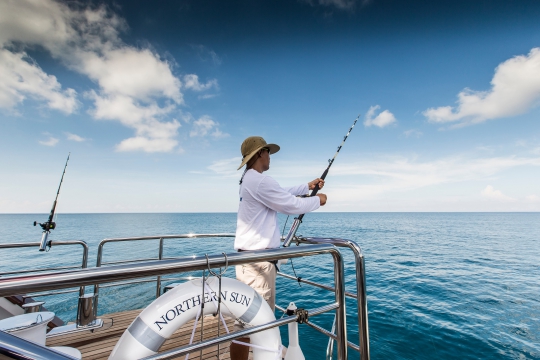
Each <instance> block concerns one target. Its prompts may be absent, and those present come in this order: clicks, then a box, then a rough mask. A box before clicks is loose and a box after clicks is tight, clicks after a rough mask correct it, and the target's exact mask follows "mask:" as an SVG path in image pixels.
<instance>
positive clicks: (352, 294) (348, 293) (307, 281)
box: [277, 271, 357, 299]
mask: <svg viewBox="0 0 540 360" xmlns="http://www.w3.org/2000/svg"><path fill="white" fill-rule="evenodd" d="M277 274H278V275H279V276H283V277H284V278H286V279H291V280H294V281H299V282H301V283H304V284H308V285H312V286H316V287H318V288H321V289H324V290H328V291H331V292H334V291H336V289H334V288H333V287H331V286H326V285H323V284H319V283H318V282H315V281H311V280H307V279H304V278H297V277H294V276H291V275H289V274H285V273H282V272H281V271H278V273H277ZM345 296H347V297H350V298H352V299H356V298H357V296H356V294H355V293H352V292H349V291H345Z"/></svg>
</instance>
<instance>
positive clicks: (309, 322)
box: [306, 321, 360, 352]
mask: <svg viewBox="0 0 540 360" xmlns="http://www.w3.org/2000/svg"><path fill="white" fill-rule="evenodd" d="M306 325H308V326H310V327H312V328H313V329H315V330H317V331H319V332H320V333H321V334H324V335H326V336H328V337H330V338H332V339H334V340H337V336H336V334H334V333H333V332H331V331H328V330H326V329H324V328H322V327H320V326H319V325H317V324H314V323H312V322H311V321H308V322H306ZM347 346H348V347H350V348H351V349H353V350H356V351H358V352H360V346H358V345H356V344H355V343H352V342H350V341H347Z"/></svg>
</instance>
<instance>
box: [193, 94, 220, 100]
mask: <svg viewBox="0 0 540 360" xmlns="http://www.w3.org/2000/svg"><path fill="white" fill-rule="evenodd" d="M216 96H217V94H203V95H199V96H197V98H198V99H199V100H206V99H212V98H215V97H216Z"/></svg>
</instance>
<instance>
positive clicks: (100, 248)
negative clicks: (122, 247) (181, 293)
mask: <svg viewBox="0 0 540 360" xmlns="http://www.w3.org/2000/svg"><path fill="white" fill-rule="evenodd" d="M234 236H235V235H234V234H226V233H223V234H181V235H156V236H137V237H126V238H109V239H103V240H101V241H100V242H99V245H98V253H97V261H96V267H101V266H103V265H118V264H127V263H137V262H141V261H150V260H173V259H179V257H168V258H164V257H163V245H164V241H165V240H173V239H193V238H218V237H234ZM152 240H154V241H155V240H159V248H158V254H157V255H158V257H157V258H143V259H134V260H119V261H107V262H105V261H103V252H104V247H105V245H106V244H108V243H115V242H130V241H152ZM168 280H184V279H183V278H168V279H162V278H161V275H158V276H157V277H156V280H138V281H135V282H123V283H120V284H114V285H110V286H117V285H128V284H134V283H144V282H153V281H156V298H158V297H159V296H160V295H161V284H162V281H168ZM99 287H100V286H99V284H96V285H94V297H95V300H94V314H95V316H97V311H98V303H99V296H98V295H99Z"/></svg>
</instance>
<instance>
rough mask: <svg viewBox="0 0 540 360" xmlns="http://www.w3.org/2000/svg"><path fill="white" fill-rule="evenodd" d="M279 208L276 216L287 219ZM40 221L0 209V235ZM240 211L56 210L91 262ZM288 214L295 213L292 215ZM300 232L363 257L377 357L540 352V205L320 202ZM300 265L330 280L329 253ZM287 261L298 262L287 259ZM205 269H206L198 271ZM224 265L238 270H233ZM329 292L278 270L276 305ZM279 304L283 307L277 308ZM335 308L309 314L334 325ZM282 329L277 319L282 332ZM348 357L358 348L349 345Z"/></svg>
mask: <svg viewBox="0 0 540 360" xmlns="http://www.w3.org/2000/svg"><path fill="white" fill-rule="evenodd" d="M284 219H285V218H284V217H281V218H280V220H281V224H283V221H284ZM34 220H39V221H44V220H46V215H0V227H1V229H2V232H1V233H0V242H1V243H6V242H34V241H39V239H40V235H41V231H40V229H39V228H37V227H36V228H34V227H33V226H31V223H32V222H33V221H34ZM235 220H236V214H223V213H220V214H71V215H59V216H58V219H57V224H58V225H57V229H56V230H54V231H53V234H52V236H51V239H65V240H67V239H82V240H84V241H86V242H87V243H88V244H89V245H90V261H89V266H94V265H95V259H96V252H97V244H98V243H99V241H100V240H101V239H103V238H107V237H109V238H110V237H123V236H139V235H157V234H181V233H189V232H192V233H217V232H234V229H235ZM289 225H290V223H289ZM298 233H299V234H302V235H305V236H331V237H341V238H348V239H351V240H354V241H356V242H357V243H358V244H359V245H360V246H361V247H362V249H363V252H364V255H365V259H366V273H367V292H368V306H369V326H370V347H371V356H372V359H540V266H539V261H540V240H539V238H540V213H314V214H309V216H306V218H305V219H304V223H303V224H302V226H301V228H300V230H299V231H298ZM232 241H233V240H232V239H213V240H211V239H204V240H189V241H169V242H166V247H165V255H166V256H181V255H189V254H193V253H205V252H206V253H209V254H219V253H221V252H222V251H226V252H231V251H232ZM343 254H344V256H345V259H346V264H347V266H346V276H347V289H348V290H349V291H355V286H354V275H353V274H354V261H353V258H352V255H351V254H349V253H348V252H346V251H344V252H343ZM155 256H157V241H156V242H153V243H145V244H144V245H143V244H141V243H138V244H129V245H128V244H118V245H112V244H109V245H106V251H105V260H106V261H111V260H119V259H128V258H132V259H134V258H141V257H155ZM59 258H60V259H61V260H62V262H63V263H70V264H78V263H79V262H80V249H79V248H77V247H64V248H61V247H57V248H53V249H52V251H51V252H49V253H39V252H38V251H37V249H28V250H17V251H13V250H11V251H9V252H8V251H6V250H0V259H1V261H0V268H1V271H8V270H7V269H10V270H11V269H20V268H28V267H36V266H38V265H39V264H42V263H45V262H51V263H55V262H57V261H59V260H58V259H59ZM294 266H295V269H296V272H297V274H298V275H299V276H301V277H304V278H308V279H313V280H316V281H319V282H325V283H327V284H332V283H333V281H332V276H333V275H332V271H331V269H332V260H331V257H330V256H328V255H324V256H318V257H308V258H302V259H297V260H294ZM282 271H284V272H286V273H291V274H292V270H291V266H290V263H289V264H287V265H284V266H283V268H282ZM193 275H200V274H193ZM227 275H228V276H234V269H230V270H229V271H228V273H227ZM154 294H155V285H154V284H142V285H130V286H124V287H121V288H120V287H117V288H107V289H103V290H101V292H100V304H99V305H100V308H99V312H100V314H105V313H108V312H114V311H119V310H121V309H136V308H142V307H144V306H146V305H147V304H148V303H150V302H151V301H152V300H153V296H154ZM332 297H333V296H332V294H331V293H329V292H326V291H324V290H320V289H317V288H313V287H310V286H308V285H302V286H301V287H300V286H299V285H298V284H297V283H294V282H291V281H289V280H286V279H282V278H280V279H278V304H280V305H282V306H286V305H287V304H288V302H289V301H292V300H294V301H295V302H296V303H297V305H299V306H300V307H305V308H314V307H317V306H320V305H323V304H327V303H330V302H332V300H333V299H332ZM46 301H47V303H46V306H47V307H48V308H49V309H50V310H52V311H55V312H56V313H57V315H58V316H60V317H61V318H62V319H64V320H73V318H74V316H75V310H76V296H74V295H73V294H67V295H57V296H55V297H54V298H48V299H46ZM347 307H348V308H347V311H348V314H349V317H348V319H347V320H348V326H349V340H350V341H353V342H355V343H357V342H358V332H357V328H356V326H355V324H354V320H355V309H356V305H355V303H354V302H353V301H351V300H348V302H347ZM278 313H279V312H278ZM332 319H333V316H331V315H323V316H320V317H316V318H313V321H314V322H315V323H318V324H320V325H323V326H324V327H326V328H327V329H330V327H331V321H332ZM285 333H286V331H285V328H283V329H282V334H284V343H285V344H286V343H287V340H286V338H285ZM300 344H301V346H302V348H303V350H304V352H305V355H306V358H307V359H322V358H324V354H325V351H326V345H327V338H326V337H325V336H324V335H322V334H320V333H318V332H316V331H314V330H312V329H311V328H309V327H306V326H302V325H301V326H300ZM349 358H350V359H357V358H358V354H357V353H356V352H354V351H352V350H351V351H350V356H349Z"/></svg>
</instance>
